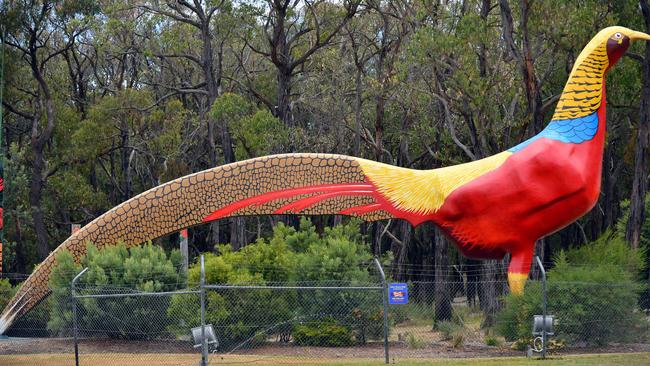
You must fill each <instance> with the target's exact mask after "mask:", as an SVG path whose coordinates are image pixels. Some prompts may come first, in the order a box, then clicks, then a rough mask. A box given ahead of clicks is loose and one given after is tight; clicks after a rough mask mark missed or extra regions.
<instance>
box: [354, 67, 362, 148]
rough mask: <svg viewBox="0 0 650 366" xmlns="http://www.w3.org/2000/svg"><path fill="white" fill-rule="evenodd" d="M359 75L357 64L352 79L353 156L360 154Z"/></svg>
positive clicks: (359, 70)
mask: <svg viewBox="0 0 650 366" xmlns="http://www.w3.org/2000/svg"><path fill="white" fill-rule="evenodd" d="M361 76H362V72H361V69H360V68H359V66H357V72H356V76H355V80H354V86H355V88H354V147H353V155H354V156H360V154H361V129H362V128H363V126H362V124H361V88H362V85H361Z"/></svg>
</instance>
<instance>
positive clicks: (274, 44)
mask: <svg viewBox="0 0 650 366" xmlns="http://www.w3.org/2000/svg"><path fill="white" fill-rule="evenodd" d="M360 2H361V1H360V0H345V1H343V2H342V4H340V5H336V4H333V3H330V2H328V1H326V0H313V1H301V0H267V1H266V2H265V5H264V7H263V8H262V9H260V16H259V19H260V21H261V22H262V24H263V29H264V32H263V33H264V35H263V37H264V41H256V40H252V39H246V42H247V45H248V47H249V48H250V49H251V50H252V51H253V52H255V53H257V54H259V55H261V56H262V57H264V58H265V59H267V60H268V61H270V62H271V63H272V64H273V65H274V67H275V72H276V79H277V92H276V102H275V105H274V106H273V110H272V112H273V114H274V115H275V116H277V117H278V118H279V119H280V120H282V121H283V122H284V123H285V124H286V125H287V126H288V127H293V126H294V125H295V120H294V117H293V114H292V112H291V105H292V99H293V94H292V87H293V85H292V84H293V78H294V77H295V76H296V75H298V74H300V73H301V72H302V71H303V70H302V69H301V68H302V67H304V65H305V63H307V61H309V60H310V58H311V57H312V55H313V54H314V53H316V52H317V51H318V50H320V49H322V48H323V47H326V46H328V45H330V44H331V42H332V41H333V40H334V37H335V36H336V35H337V34H338V33H339V31H340V30H341V29H342V28H343V27H344V26H345V24H347V23H348V22H349V21H350V19H352V17H353V16H354V15H355V14H356V12H357V9H358V7H359V4H360Z"/></svg>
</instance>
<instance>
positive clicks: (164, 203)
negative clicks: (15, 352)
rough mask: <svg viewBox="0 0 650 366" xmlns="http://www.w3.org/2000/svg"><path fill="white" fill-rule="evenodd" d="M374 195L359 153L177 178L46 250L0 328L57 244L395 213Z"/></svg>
mask: <svg viewBox="0 0 650 366" xmlns="http://www.w3.org/2000/svg"><path fill="white" fill-rule="evenodd" d="M378 198H379V193H378V192H377V191H376V190H375V187H374V186H373V185H372V184H370V183H369V182H368V180H367V177H366V176H365V174H364V172H363V170H362V168H361V166H360V164H359V159H356V158H353V157H348V156H342V155H329V154H286V155H276V156H268V157H262V158H256V159H251V160H246V161H242V162H237V163H233V164H229V165H224V166H219V167H216V168H212V169H208V170H205V171H203V172H200V173H196V174H192V175H188V176H185V177H182V178H179V179H176V180H174V181H171V182H168V183H165V184H163V185H161V186H158V187H155V188H153V189H151V190H149V191H147V192H144V193H142V194H140V195H138V196H136V197H134V198H132V199H130V200H128V201H126V202H124V203H122V204H120V205H119V206H116V207H115V208H113V209H112V210H110V211H108V212H106V213H105V214H103V215H101V216H100V217H98V218H97V219H95V220H94V221H92V222H91V223H90V224H88V225H86V226H84V227H83V228H82V229H81V230H79V231H78V232H76V233H75V234H74V235H72V236H71V237H70V238H68V239H67V240H66V241H65V242H63V244H61V245H60V246H59V247H58V248H56V249H55V250H54V251H53V252H52V253H50V255H49V256H48V257H47V258H46V259H45V260H44V261H43V262H42V263H41V264H40V265H39V266H38V267H36V269H35V270H34V272H33V273H32V275H31V276H30V277H29V278H28V279H27V280H26V281H25V282H24V283H23V285H22V286H21V288H20V289H19V290H18V293H17V294H16V295H15V296H14V298H13V299H12V300H11V302H10V303H9V304H8V305H7V307H6V308H5V309H4V310H3V312H2V315H1V316H0V334H2V333H4V332H5V331H6V330H7V328H9V326H11V324H12V323H13V322H14V321H15V320H16V319H17V318H19V317H20V316H21V315H23V314H25V313H26V312H27V311H29V310H30V309H32V308H33V307H34V305H36V304H37V303H38V302H39V301H41V300H42V299H44V298H45V297H46V296H47V295H48V294H49V292H50V289H49V287H48V282H49V278H50V273H51V271H52V268H53V266H54V265H55V261H56V257H57V255H58V254H59V253H61V251H63V250H68V251H70V252H71V253H72V254H73V256H74V258H75V260H77V261H79V260H80V258H81V257H82V256H83V255H84V254H85V252H86V244H87V243H88V242H92V243H93V244H95V245H96V246H98V247H103V246H105V245H114V244H116V243H118V242H124V243H125V244H126V245H127V246H133V245H138V244H141V243H143V242H146V241H148V240H153V239H155V238H159V237H162V236H165V235H168V234H170V233H173V232H176V231H179V230H181V229H184V228H188V227H192V226H195V225H199V224H201V223H203V222H207V221H211V220H216V219H219V218H223V217H228V216H240V215H260V214H275V213H289V212H291V213H301V214H307V215H319V214H343V215H356V216H360V217H362V218H364V219H365V220H368V221H371V220H380V219H386V218H391V217H394V216H393V215H392V214H390V213H389V212H388V211H386V210H387V209H389V207H387V204H382V203H380V202H378ZM382 202H383V201H382Z"/></svg>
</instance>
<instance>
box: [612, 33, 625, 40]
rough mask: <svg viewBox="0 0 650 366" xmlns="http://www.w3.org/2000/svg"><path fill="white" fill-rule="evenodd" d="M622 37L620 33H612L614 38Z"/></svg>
mask: <svg viewBox="0 0 650 366" xmlns="http://www.w3.org/2000/svg"><path fill="white" fill-rule="evenodd" d="M622 37H623V35H622V34H621V33H619V32H616V33H614V38H616V39H621V38H622Z"/></svg>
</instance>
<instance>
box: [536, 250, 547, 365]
mask: <svg viewBox="0 0 650 366" xmlns="http://www.w3.org/2000/svg"><path fill="white" fill-rule="evenodd" d="M535 260H536V261H537V265H538V266H539V269H540V271H542V359H545V358H546V271H545V270H544V265H543V264H542V261H541V260H540V259H539V256H535Z"/></svg>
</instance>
